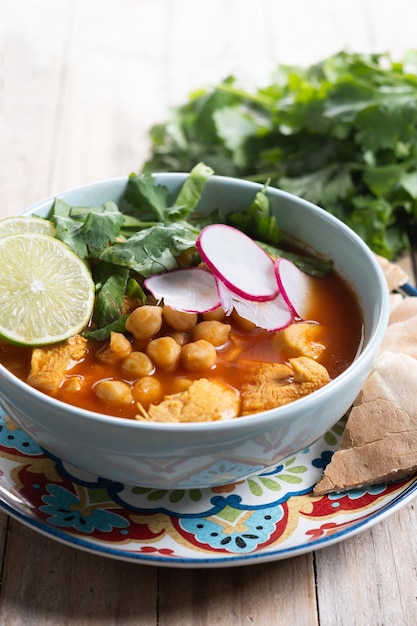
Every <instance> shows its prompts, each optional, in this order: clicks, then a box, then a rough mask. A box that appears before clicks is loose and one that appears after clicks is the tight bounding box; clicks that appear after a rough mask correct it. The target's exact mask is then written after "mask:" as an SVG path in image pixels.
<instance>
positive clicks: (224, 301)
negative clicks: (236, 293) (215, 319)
mask: <svg viewBox="0 0 417 626" xmlns="http://www.w3.org/2000/svg"><path fill="white" fill-rule="evenodd" d="M216 283H217V292H218V294H219V298H220V305H221V307H222V309H223V311H224V312H225V314H226V315H230V314H231V312H232V311H233V307H234V302H233V293H232V292H231V291H230V289H228V288H227V287H226V285H225V284H224V283H222V281H221V280H216Z"/></svg>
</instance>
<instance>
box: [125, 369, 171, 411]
mask: <svg viewBox="0 0 417 626" xmlns="http://www.w3.org/2000/svg"><path fill="white" fill-rule="evenodd" d="M132 395H133V398H134V399H135V401H136V402H140V404H142V405H143V406H144V407H145V408H146V407H149V405H150V404H156V403H158V402H160V401H161V400H162V398H163V395H164V393H163V390H162V385H161V383H160V382H159V380H158V379H157V378H154V377H153V376H144V377H143V378H140V379H139V380H137V381H136V382H135V383H134V384H133V387H132Z"/></svg>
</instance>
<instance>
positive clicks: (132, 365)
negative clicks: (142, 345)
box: [120, 350, 154, 378]
mask: <svg viewBox="0 0 417 626" xmlns="http://www.w3.org/2000/svg"><path fill="white" fill-rule="evenodd" d="M120 369H121V371H122V374H123V375H124V376H126V378H141V377H142V376H147V375H148V374H151V372H152V371H153V369H154V364H153V363H152V361H151V359H150V358H149V357H148V355H147V354H145V353H144V352H139V350H134V351H133V352H131V353H130V354H128V356H127V357H125V358H124V359H123V361H122V363H121V367H120Z"/></svg>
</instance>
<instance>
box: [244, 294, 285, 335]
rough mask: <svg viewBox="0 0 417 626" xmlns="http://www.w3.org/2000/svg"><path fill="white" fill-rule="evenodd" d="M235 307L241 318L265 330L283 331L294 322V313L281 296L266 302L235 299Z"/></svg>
mask: <svg viewBox="0 0 417 626" xmlns="http://www.w3.org/2000/svg"><path fill="white" fill-rule="evenodd" d="M233 305H234V308H235V311H236V313H237V314H238V315H240V317H243V318H244V319H245V320H248V321H249V322H252V323H253V324H255V326H258V327H259V328H263V329H264V330H269V331H277V330H282V329H283V328H286V327H287V326H289V325H290V324H291V323H292V322H293V321H294V319H293V315H292V312H291V311H290V309H289V307H288V305H287V303H286V302H285V300H284V298H283V297H282V295H281V294H278V296H277V297H276V298H274V299H273V300H268V301H266V302H255V301H253V300H252V301H249V300H245V299H243V298H242V299H235V298H233Z"/></svg>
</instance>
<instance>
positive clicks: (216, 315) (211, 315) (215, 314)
mask: <svg viewBox="0 0 417 626" xmlns="http://www.w3.org/2000/svg"><path fill="white" fill-rule="evenodd" d="M225 317H226V313H225V312H224V311H223V309H222V307H221V306H218V307H217V309H213V310H212V311H206V312H205V313H202V314H201V318H202V319H203V320H216V321H217V322H222V321H223V320H224V318H225Z"/></svg>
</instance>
